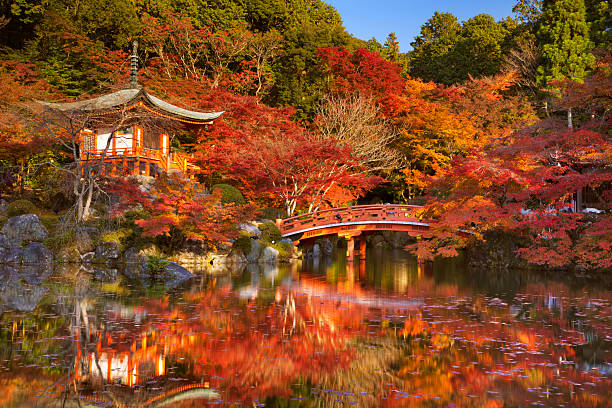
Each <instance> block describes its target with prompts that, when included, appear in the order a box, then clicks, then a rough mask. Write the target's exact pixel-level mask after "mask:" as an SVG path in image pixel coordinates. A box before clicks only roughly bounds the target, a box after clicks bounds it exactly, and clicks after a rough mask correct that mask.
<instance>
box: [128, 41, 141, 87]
mask: <svg viewBox="0 0 612 408" xmlns="http://www.w3.org/2000/svg"><path fill="white" fill-rule="evenodd" d="M130 66H131V69H130V87H132V88H139V85H138V41H134V42H133V43H132V56H131V57H130Z"/></svg>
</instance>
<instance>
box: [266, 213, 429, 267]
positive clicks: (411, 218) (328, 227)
mask: <svg viewBox="0 0 612 408" xmlns="http://www.w3.org/2000/svg"><path fill="white" fill-rule="evenodd" d="M421 208H422V207H420V206H417V205H395V204H383V205H356V206H353V207H340V208H331V209H329V210H323V211H317V212H312V213H308V214H302V215H298V216H296V217H291V218H287V219H284V220H278V221H277V223H278V227H279V228H280V230H281V233H282V235H283V238H289V239H291V240H292V241H293V242H294V243H295V244H298V243H300V241H304V240H311V239H315V238H318V237H323V236H329V235H337V236H339V237H345V238H346V239H347V256H348V259H350V260H352V259H353V255H354V252H355V238H358V240H359V254H360V255H361V256H362V257H364V256H365V248H366V239H365V238H366V237H365V235H366V234H364V233H366V232H373V231H404V232H407V233H408V234H410V235H412V236H415V237H418V236H421V235H423V234H424V233H426V232H427V231H428V230H429V223H427V222H423V221H422V220H421V219H419V218H418V217H416V216H415V212H416V211H417V210H419V209H421Z"/></svg>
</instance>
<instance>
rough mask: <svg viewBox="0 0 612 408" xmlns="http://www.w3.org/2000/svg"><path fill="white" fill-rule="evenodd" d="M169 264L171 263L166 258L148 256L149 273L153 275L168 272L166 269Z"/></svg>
mask: <svg viewBox="0 0 612 408" xmlns="http://www.w3.org/2000/svg"><path fill="white" fill-rule="evenodd" d="M169 264H170V262H168V261H166V260H165V259H164V258H160V257H158V256H148V257H147V272H149V273H150V274H152V275H161V274H163V273H164V272H166V267H167V266H168V265H169Z"/></svg>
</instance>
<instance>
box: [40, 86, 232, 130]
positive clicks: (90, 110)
mask: <svg viewBox="0 0 612 408" xmlns="http://www.w3.org/2000/svg"><path fill="white" fill-rule="evenodd" d="M39 102H40V103H41V104H42V105H44V106H47V107H48V108H50V109H54V110H58V111H61V112H74V113H77V114H78V113H83V114H96V113H103V112H105V111H108V110H112V109H121V108H129V109H131V108H132V107H134V106H136V105H137V104H138V103H139V102H143V103H144V104H146V105H149V106H150V107H151V108H153V109H154V110H155V111H161V112H154V113H162V114H167V115H170V118H171V119H178V120H182V121H186V122H189V123H192V122H195V123H210V122H211V121H213V120H214V119H217V118H218V117H219V116H221V115H222V114H223V112H197V111H192V110H188V109H183V108H180V107H178V106H176V105H172V104H171V103H168V102H165V101H163V100H161V99H159V98H157V97H155V96H153V95H151V94H149V93H147V92H146V91H145V90H144V88H130V89H122V90H120V91H116V92H113V93H110V94H106V95H102V96H98V97H97V98H92V99H87V100H85V101H78V102H67V103H54V102H44V101H39Z"/></svg>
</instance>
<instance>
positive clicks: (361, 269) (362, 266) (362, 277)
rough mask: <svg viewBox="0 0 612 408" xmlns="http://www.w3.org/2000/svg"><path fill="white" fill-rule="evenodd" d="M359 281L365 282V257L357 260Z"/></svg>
mask: <svg viewBox="0 0 612 408" xmlns="http://www.w3.org/2000/svg"><path fill="white" fill-rule="evenodd" d="M359 280H360V281H365V280H366V260H365V257H363V258H360V259H359Z"/></svg>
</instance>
